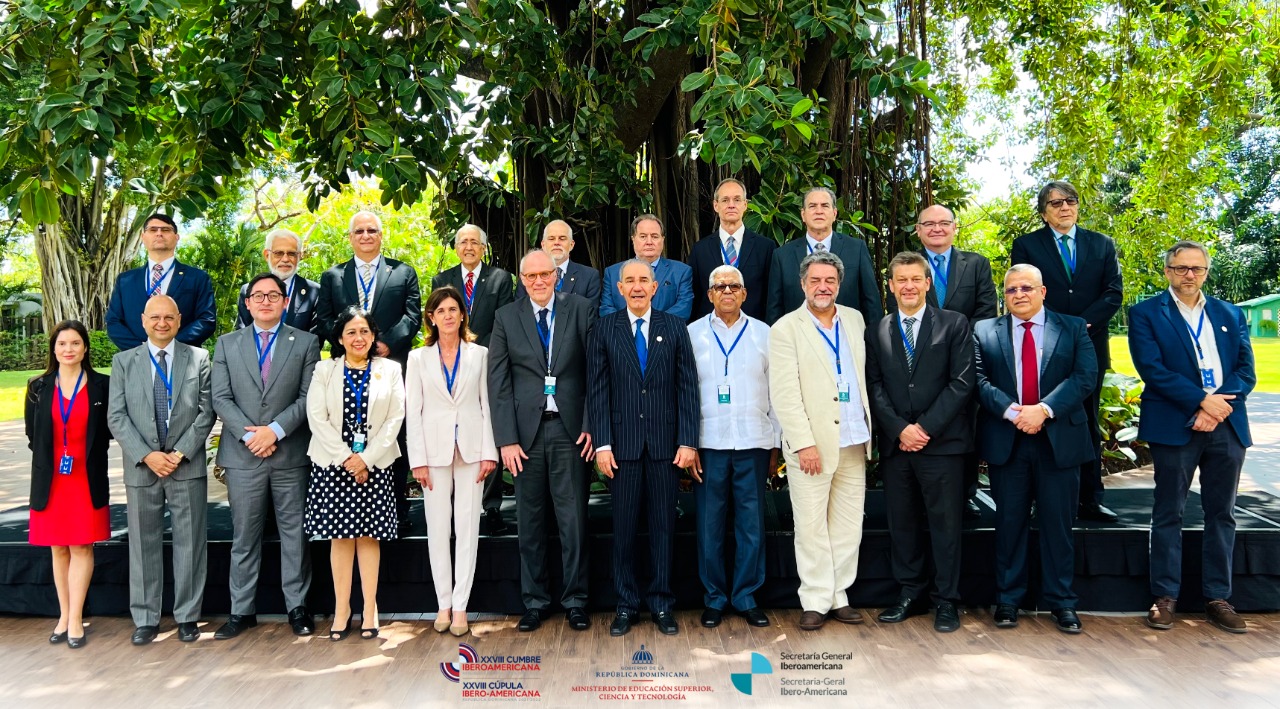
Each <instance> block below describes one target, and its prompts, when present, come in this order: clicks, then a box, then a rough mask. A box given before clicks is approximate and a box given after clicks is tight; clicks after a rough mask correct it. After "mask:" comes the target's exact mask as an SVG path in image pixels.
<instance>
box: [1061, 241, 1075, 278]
mask: <svg viewBox="0 0 1280 709" xmlns="http://www.w3.org/2000/svg"><path fill="white" fill-rule="evenodd" d="M1058 252H1059V253H1061V254H1062V265H1063V266H1064V267H1065V268H1066V269H1067V276H1068V277H1070V276H1074V275H1076V257H1075V254H1074V253H1073V252H1072V249H1071V239H1070V237H1068V236H1067V235H1066V234H1063V235H1061V236H1059V237H1058Z"/></svg>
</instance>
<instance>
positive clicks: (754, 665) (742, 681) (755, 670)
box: [729, 652, 773, 695]
mask: <svg viewBox="0 0 1280 709" xmlns="http://www.w3.org/2000/svg"><path fill="white" fill-rule="evenodd" d="M771 674H773V665H772V664H770V663H769V658H767V657H765V656H764V655H761V654H760V653H758V652H753V653H751V671H750V672H734V673H732V674H730V675H729V679H730V680H732V681H733V687H734V689H737V690H738V691H739V692H742V693H743V694H747V695H749V694H751V678H752V677H755V676H756V675H771Z"/></svg>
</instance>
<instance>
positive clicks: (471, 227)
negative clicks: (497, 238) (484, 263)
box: [453, 224, 489, 249]
mask: <svg viewBox="0 0 1280 709" xmlns="http://www.w3.org/2000/svg"><path fill="white" fill-rule="evenodd" d="M464 231H474V232H475V233H477V234H479V235H480V243H481V244H483V245H485V246H488V245H489V235H488V234H486V233H484V229H481V228H480V227H478V226H476V225H475V224H463V225H462V226H461V227H459V228H458V231H456V232H454V234H453V248H455V249H456V248H458V239H459V237H461V236H462V232H464Z"/></svg>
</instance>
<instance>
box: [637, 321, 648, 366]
mask: <svg viewBox="0 0 1280 709" xmlns="http://www.w3.org/2000/svg"><path fill="white" fill-rule="evenodd" d="M643 326H644V318H637V319H636V359H638V360H640V373H641V374H644V368H645V365H647V364H648V363H649V343H647V342H645V341H644V333H643V332H641V330H640V328H641V327H643Z"/></svg>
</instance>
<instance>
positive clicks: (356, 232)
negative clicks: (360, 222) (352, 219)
mask: <svg viewBox="0 0 1280 709" xmlns="http://www.w3.org/2000/svg"><path fill="white" fill-rule="evenodd" d="M381 233H382V230H381V229H378V228H377V227H369V228H368V229H352V230H351V234H352V235H353V236H364V235H365V234H368V235H370V236H377V235H379V234H381Z"/></svg>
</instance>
